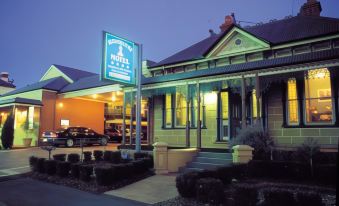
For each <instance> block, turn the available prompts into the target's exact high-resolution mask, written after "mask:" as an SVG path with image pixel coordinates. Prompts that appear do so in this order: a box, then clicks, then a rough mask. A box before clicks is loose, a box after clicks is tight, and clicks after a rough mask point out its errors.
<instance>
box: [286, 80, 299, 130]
mask: <svg viewBox="0 0 339 206" xmlns="http://www.w3.org/2000/svg"><path fill="white" fill-rule="evenodd" d="M298 109H299V105H298V95H297V81H296V79H295V78H291V79H289V80H288V81H287V113H288V124H290V125H292V124H298V123H299V112H298Z"/></svg>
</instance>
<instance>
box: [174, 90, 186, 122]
mask: <svg viewBox="0 0 339 206" xmlns="http://www.w3.org/2000/svg"><path fill="white" fill-rule="evenodd" d="M175 108H176V110H175V117H176V121H175V122H176V126H185V125H186V97H185V95H183V94H182V93H180V92H177V93H176V94H175Z"/></svg>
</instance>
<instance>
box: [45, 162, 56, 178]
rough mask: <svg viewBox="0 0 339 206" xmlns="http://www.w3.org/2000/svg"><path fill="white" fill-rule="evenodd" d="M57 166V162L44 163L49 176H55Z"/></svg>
mask: <svg viewBox="0 0 339 206" xmlns="http://www.w3.org/2000/svg"><path fill="white" fill-rule="evenodd" d="M56 165H57V161H56V160H45V162H44V167H45V172H46V173H47V174H48V175H55V173H56Z"/></svg>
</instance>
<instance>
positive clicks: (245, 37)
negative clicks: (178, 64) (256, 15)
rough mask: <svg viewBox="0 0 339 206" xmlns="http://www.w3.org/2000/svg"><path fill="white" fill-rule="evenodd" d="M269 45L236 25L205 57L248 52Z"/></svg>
mask: <svg viewBox="0 0 339 206" xmlns="http://www.w3.org/2000/svg"><path fill="white" fill-rule="evenodd" d="M269 47H270V45H269V44H268V42H266V41H264V40H261V39H258V38H257V37H255V36H253V35H252V34H250V33H247V32H245V31H243V30H241V29H239V28H238V27H234V28H233V29H231V30H230V31H229V32H228V33H227V34H226V35H225V36H224V37H223V38H222V39H221V40H220V41H219V43H217V44H216V45H215V46H214V47H213V49H212V50H211V51H210V52H209V53H208V54H207V56H206V57H207V58H209V57H219V56H229V55H234V54H242V53H250V52H255V51H260V50H265V49H267V48H269Z"/></svg>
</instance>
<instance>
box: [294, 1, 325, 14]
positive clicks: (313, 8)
mask: <svg viewBox="0 0 339 206" xmlns="http://www.w3.org/2000/svg"><path fill="white" fill-rule="evenodd" d="M321 11H322V8H321V4H320V2H318V1H317V0H307V2H306V3H305V4H304V5H302V6H301V8H300V12H299V14H298V16H320V13H321Z"/></svg>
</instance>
